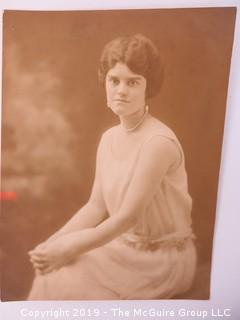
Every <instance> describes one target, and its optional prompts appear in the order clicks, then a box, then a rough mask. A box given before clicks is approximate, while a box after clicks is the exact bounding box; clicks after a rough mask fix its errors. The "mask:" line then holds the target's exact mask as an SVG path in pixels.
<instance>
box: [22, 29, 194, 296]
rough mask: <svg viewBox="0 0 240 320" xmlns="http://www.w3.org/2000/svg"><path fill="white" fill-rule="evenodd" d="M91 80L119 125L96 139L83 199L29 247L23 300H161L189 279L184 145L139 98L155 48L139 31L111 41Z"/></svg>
mask: <svg viewBox="0 0 240 320" xmlns="http://www.w3.org/2000/svg"><path fill="white" fill-rule="evenodd" d="M99 79H100V81H101V82H102V83H103V84H104V85H105V89H106V97H107V106H108V107H109V108H111V110H112V111H113V112H114V113H115V114H116V115H117V116H118V117H119V120H120V124H119V125H117V126H115V127H113V128H111V129H109V130H107V131H106V132H105V133H104V134H103V136H102V138H101V141H100V143H99V147H98V151H97V159H96V174H95V180H94V184H93V188H92V192H91V196H90V199H89V201H88V202H87V203H86V204H85V206H83V207H82V208H81V209H80V210H79V211H78V212H77V213H76V214H75V215H74V216H73V218H72V219H71V220H70V221H69V222H68V223H67V224H66V225H65V226H63V227H62V228H61V229H60V230H59V231H58V232H57V233H56V234H54V235H53V236H52V237H50V238H49V239H48V240H47V241H45V242H44V243H42V244H40V245H38V246H37V247H36V248H35V249H34V250H32V251H31V252H30V257H31V262H32V263H33V266H34V268H35V271H36V277H35V279H34V282H33V286H32V289H31V292H30V294H29V297H28V300H38V299H39V300H95V299H97V300H104V299H109V300H111V299H167V298H171V297H174V296H175V295H177V294H180V293H183V292H185V291H187V290H188V289H189V288H190V286H191V283H192V281H193V278H194V273H195V267H196V252H195V246H194V243H193V237H194V236H193V233H192V228H191V205H192V201H191V197H190V195H189V193H188V187H187V175H186V171H185V165H184V154H183V150H182V147H181V145H180V143H179V141H178V139H177V138H176V136H175V134H174V133H173V132H172V130H171V129H169V128H168V127H167V126H166V125H164V124H163V123H162V122H160V121H159V120H158V119H156V118H154V117H153V116H151V115H150V113H149V108H148V105H147V101H148V99H149V98H151V97H153V96H154V95H156V94H157V93H158V91H159V88H160V83H161V80H162V65H161V62H160V58H159V53H158V50H157V49H156V47H155V46H154V44H153V43H152V41H151V40H150V39H148V38H146V37H144V36H143V35H134V36H130V37H121V38H117V39H114V40H113V41H111V42H110V43H108V44H107V45H106V46H105V48H104V50H103V53H102V56H101V60H100V67H99Z"/></svg>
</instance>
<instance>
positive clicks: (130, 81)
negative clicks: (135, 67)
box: [128, 80, 138, 87]
mask: <svg viewBox="0 0 240 320" xmlns="http://www.w3.org/2000/svg"><path fill="white" fill-rule="evenodd" d="M137 84H138V82H137V80H129V81H128V85H129V86H130V87H135V86H136V85H137Z"/></svg>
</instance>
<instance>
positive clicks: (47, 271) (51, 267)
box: [39, 265, 56, 275]
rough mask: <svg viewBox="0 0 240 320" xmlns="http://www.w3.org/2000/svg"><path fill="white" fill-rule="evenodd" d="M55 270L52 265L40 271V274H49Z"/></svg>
mask: <svg viewBox="0 0 240 320" xmlns="http://www.w3.org/2000/svg"><path fill="white" fill-rule="evenodd" d="M55 269H56V267H55V266H53V265H51V266H48V267H47V268H44V269H42V270H39V272H40V274H41V275H44V274H47V273H50V272H52V271H54V270H55Z"/></svg>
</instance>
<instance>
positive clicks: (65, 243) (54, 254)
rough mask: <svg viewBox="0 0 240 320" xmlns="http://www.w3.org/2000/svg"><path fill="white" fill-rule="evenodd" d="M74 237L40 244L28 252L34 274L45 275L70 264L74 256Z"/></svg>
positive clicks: (60, 238) (64, 237)
mask: <svg viewBox="0 0 240 320" xmlns="http://www.w3.org/2000/svg"><path fill="white" fill-rule="evenodd" d="M72 240H74V235H69V234H68V235H66V236H64V235H63V236H60V237H58V238H56V239H54V240H50V241H48V240H47V241H46V242H43V243H40V244H39V245H38V246H36V247H35V248H34V249H33V250H31V251H29V255H30V261H31V262H32V264H33V267H34V269H35V272H36V274H46V273H49V272H52V271H53V270H55V269H59V268H60V267H62V266H63V265H66V264H68V263H70V262H71V261H72V260H74V258H75V256H76V250H75V247H74V241H72Z"/></svg>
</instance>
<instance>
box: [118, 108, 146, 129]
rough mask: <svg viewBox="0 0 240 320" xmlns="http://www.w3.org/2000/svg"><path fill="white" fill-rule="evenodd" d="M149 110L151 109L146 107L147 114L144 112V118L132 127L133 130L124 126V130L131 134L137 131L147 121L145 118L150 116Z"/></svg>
mask: <svg viewBox="0 0 240 320" xmlns="http://www.w3.org/2000/svg"><path fill="white" fill-rule="evenodd" d="M148 110H149V107H148V106H146V108H145V112H144V114H143V116H142V118H141V119H140V120H139V121H138V122H137V124H135V126H134V127H132V128H124V126H123V125H122V128H123V129H124V130H125V131H127V132H131V131H134V130H136V129H137V128H138V127H139V126H140V125H141V124H142V123H143V121H144V120H145V118H146V116H147V114H148Z"/></svg>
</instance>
